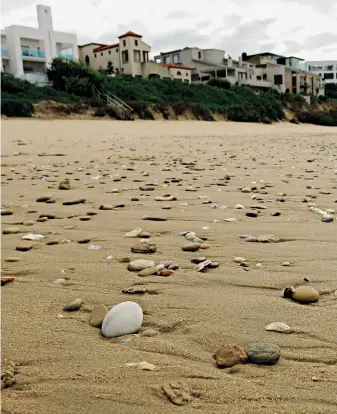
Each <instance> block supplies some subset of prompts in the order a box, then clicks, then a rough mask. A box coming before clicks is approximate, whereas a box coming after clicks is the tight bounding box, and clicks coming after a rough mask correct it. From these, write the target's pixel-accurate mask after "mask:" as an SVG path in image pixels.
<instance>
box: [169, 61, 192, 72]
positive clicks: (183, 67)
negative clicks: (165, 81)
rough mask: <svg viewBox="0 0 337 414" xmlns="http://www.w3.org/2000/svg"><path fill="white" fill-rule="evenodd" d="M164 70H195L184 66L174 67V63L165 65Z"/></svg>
mask: <svg viewBox="0 0 337 414" xmlns="http://www.w3.org/2000/svg"><path fill="white" fill-rule="evenodd" d="M162 66H163V67H164V68H173V69H186V70H193V68H190V67H189V66H183V65H174V64H172V63H166V64H165V65H162Z"/></svg>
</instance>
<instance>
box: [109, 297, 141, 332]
mask: <svg viewBox="0 0 337 414" xmlns="http://www.w3.org/2000/svg"><path fill="white" fill-rule="evenodd" d="M142 323H143V311H142V308H141V307H140V306H139V305H138V303H135V302H122V303H119V304H118V305H116V306H114V307H113V308H112V309H110V310H109V312H108V313H107V314H106V315H105V318H104V320H103V323H102V335H103V336H105V337H107V338H115V337H118V336H122V335H127V334H132V333H135V332H138V331H139V329H140V327H141V326H142Z"/></svg>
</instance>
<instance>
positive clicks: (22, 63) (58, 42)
mask: <svg viewBox="0 0 337 414" xmlns="http://www.w3.org/2000/svg"><path fill="white" fill-rule="evenodd" d="M36 8H37V20H38V28H37V29H36V28H34V27H26V26H17V25H13V26H9V27H6V28H5V30H2V31H1V71H4V72H9V73H12V74H13V75H14V76H16V77H18V78H21V79H26V80H28V81H30V82H33V83H44V82H46V81H47V76H46V74H45V70H46V67H48V65H49V64H50V63H51V61H52V60H53V59H54V58H55V57H63V58H65V59H74V60H77V59H78V47H77V37H76V35H75V34H71V33H63V32H57V31H55V30H54V29H53V19H52V14H51V8H50V7H48V6H42V5H38V6H37V7H36Z"/></svg>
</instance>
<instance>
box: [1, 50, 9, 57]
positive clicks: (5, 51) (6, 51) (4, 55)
mask: <svg viewBox="0 0 337 414" xmlns="http://www.w3.org/2000/svg"><path fill="white" fill-rule="evenodd" d="M1 57H2V58H9V53H8V49H1Z"/></svg>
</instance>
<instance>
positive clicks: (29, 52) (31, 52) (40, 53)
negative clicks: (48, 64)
mask: <svg viewBox="0 0 337 414" xmlns="http://www.w3.org/2000/svg"><path fill="white" fill-rule="evenodd" d="M21 53H22V56H27V57H34V58H45V57H46V54H45V52H44V50H37V49H28V48H25V47H22V48H21Z"/></svg>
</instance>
